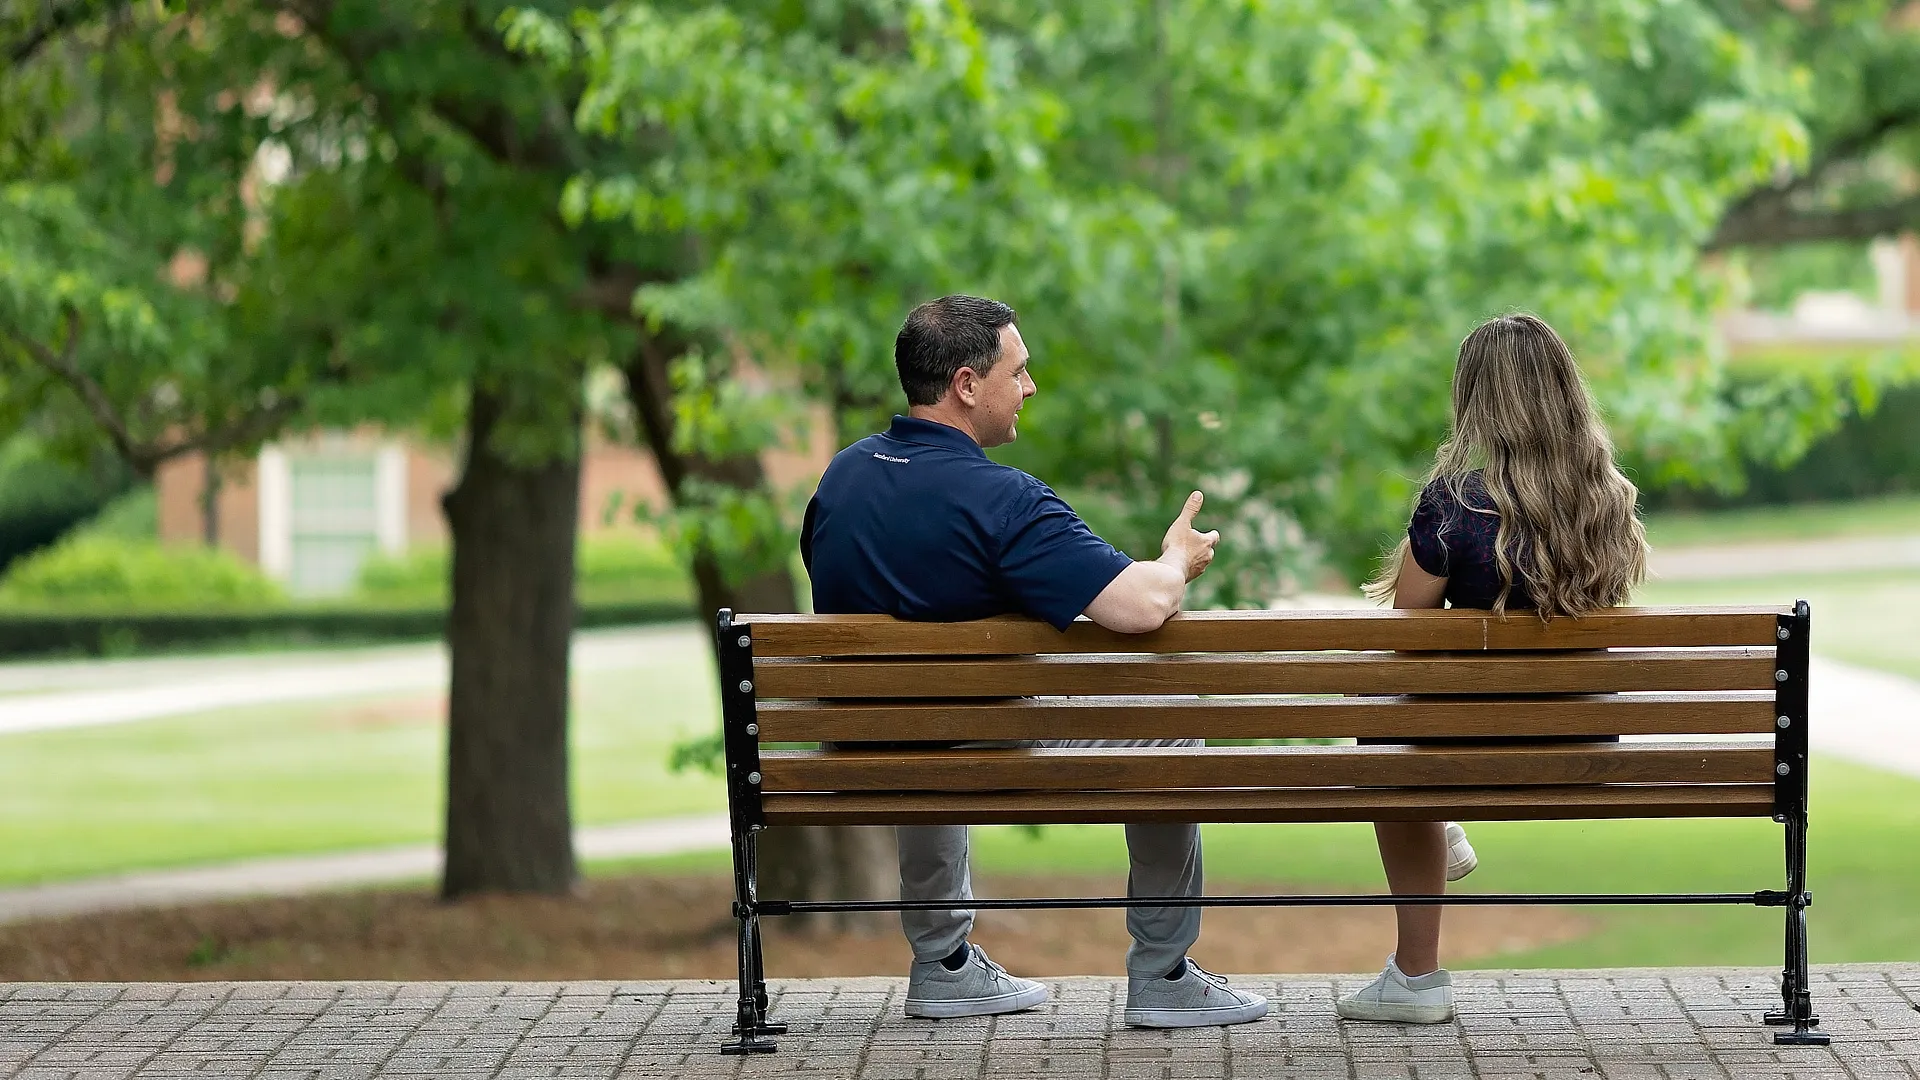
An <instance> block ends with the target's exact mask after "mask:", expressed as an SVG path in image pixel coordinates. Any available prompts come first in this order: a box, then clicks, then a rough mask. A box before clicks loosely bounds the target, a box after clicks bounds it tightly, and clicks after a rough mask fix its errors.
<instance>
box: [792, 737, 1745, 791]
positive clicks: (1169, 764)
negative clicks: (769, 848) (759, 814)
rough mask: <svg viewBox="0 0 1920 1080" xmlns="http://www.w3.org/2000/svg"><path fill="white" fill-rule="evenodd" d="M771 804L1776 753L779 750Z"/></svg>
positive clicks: (1586, 777) (1364, 778) (1341, 781)
mask: <svg viewBox="0 0 1920 1080" xmlns="http://www.w3.org/2000/svg"><path fill="white" fill-rule="evenodd" d="M760 771H761V775H762V777H763V780H762V781H761V784H762V788H761V790H762V791H764V792H765V793H766V794H769V795H772V794H776V793H782V792H795V793H798V792H809V791H901V792H922V791H940V792H954V791H1159V790H1165V789H1169V788H1179V789H1186V790H1198V789H1204V788H1302V787H1323V788H1324V787H1383V786H1387V787H1429V786H1435V785H1442V786H1453V787H1478V786H1486V785H1495V784H1520V785H1541V784H1756V783H1765V782H1767V780H1768V779H1769V778H1771V776H1772V775H1773V748H1772V747H1770V746H1753V747H1748V748H1744V749H1740V750H1732V749H1727V748H1724V747H1701V746H1690V745H1687V744H1683V743H1631V744H1625V745H1618V746H1616V745H1611V744H1599V745H1594V744H1586V745H1582V744H1577V743H1563V744H1558V745H1544V746H1471V747H1462V746H1421V747H1413V746H1395V745H1386V746H1303V747H1295V748H1292V749H1291V750H1290V751H1289V752H1288V753H1285V754H1274V753H1272V752H1270V751H1266V750H1265V749H1264V748H1260V747H1191V748H1189V747H1156V748H1152V749H1131V748H1130V749H1106V748H1092V749H1011V748H1009V749H984V750H930V751H925V752H922V753H918V754H915V755H914V756H913V757H912V758H911V759H909V760H904V761H903V760H902V759H901V757H900V755H899V754H897V753H893V752H889V751H854V750H838V751H822V750H803V751H775V752H771V753H766V754H762V755H761V759H760Z"/></svg>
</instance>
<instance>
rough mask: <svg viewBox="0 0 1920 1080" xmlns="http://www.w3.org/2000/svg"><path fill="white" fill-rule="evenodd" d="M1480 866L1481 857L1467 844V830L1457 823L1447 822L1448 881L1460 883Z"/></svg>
mask: <svg viewBox="0 0 1920 1080" xmlns="http://www.w3.org/2000/svg"><path fill="white" fill-rule="evenodd" d="M1479 865H1480V856H1478V855H1475V854H1474V853H1473V845H1472V844H1469V843H1467V830H1465V829H1463V828H1461V827H1460V823H1459V822H1457V821H1449V822H1447V880H1448V881H1459V880H1460V879H1461V878H1463V877H1466V876H1467V875H1468V874H1471V873H1473V868H1474V867H1476V866H1479Z"/></svg>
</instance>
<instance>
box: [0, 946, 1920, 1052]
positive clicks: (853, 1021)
mask: <svg viewBox="0 0 1920 1080" xmlns="http://www.w3.org/2000/svg"><path fill="white" fill-rule="evenodd" d="M1457 979H1458V981H1457V994H1458V1002H1459V1007H1460V1012H1461V1016H1460V1019H1459V1020H1458V1021H1457V1022H1455V1023H1453V1024H1449V1025H1444V1026H1438V1027H1433V1028H1415V1027H1400V1026H1397V1025H1387V1024H1350V1023H1339V1022H1336V1021H1335V1020H1334V1019H1333V1014H1332V1001H1333V997H1334V995H1335V994H1336V993H1337V992H1342V991H1344V990H1346V989H1348V988H1351V987H1355V986H1358V985H1360V984H1361V983H1362V982H1363V981H1364V979H1363V978H1362V977H1359V976H1315V975H1303V976H1285V977H1273V976H1268V977H1264V978H1262V977H1254V978H1246V979H1242V980H1240V981H1241V982H1244V983H1245V984H1246V985H1248V986H1252V987H1255V988H1257V989H1259V990H1261V991H1262V992H1265V993H1267V994H1269V995H1270V997H1271V998H1272V1000H1273V1001H1274V1003H1275V1008H1274V1011H1273V1013H1272V1014H1270V1015H1269V1016H1268V1018H1267V1019H1266V1020H1264V1021H1261V1022H1259V1023H1256V1024H1248V1025H1244V1026H1242V1027H1237V1028H1230V1029H1220V1028H1203V1029H1197V1030H1190V1031H1176V1032H1165V1031H1133V1030H1129V1029H1127V1028H1124V1027H1121V1026H1120V1025H1119V1018H1120V1010H1121V998H1122V997H1123V996H1124V993H1125V990H1124V986H1123V984H1122V983H1120V982H1119V981H1117V980H1113V979H1103V978H1081V979H1060V980H1055V981H1053V983H1052V985H1053V988H1054V998H1053V1001H1052V1002H1051V1003H1049V1004H1048V1005H1047V1006H1046V1007H1044V1008H1042V1009H1038V1010H1035V1011H1033V1012H1030V1013H1024V1014H1020V1015H1016V1016H1005V1017H999V1018H995V1019H982V1020H947V1021H927V1020H908V1019H906V1018H905V1017H903V1016H902V1015H901V1014H900V1003H899V997H900V995H901V993H902V992H903V990H904V984H903V981H902V980H898V979H843V980H816V981H794V982H787V983H779V984H776V986H775V991H776V994H777V998H776V1001H775V1009H774V1011H775V1014H776V1015H777V1016H780V1017H782V1018H784V1019H786V1020H788V1021H789V1022H790V1023H792V1025H793V1030H792V1032H791V1033H790V1034H789V1035H788V1036H787V1037H786V1038H784V1039H783V1040H782V1041H781V1048H780V1052H779V1053H777V1054H774V1055H771V1056H767V1057H755V1058H751V1059H745V1060H743V1059H740V1058H723V1057H721V1056H720V1055H718V1054H717V1053H715V1048H716V1047H717V1045H718V1044H719V1042H720V1041H721V1039H722V1038H723V1037H724V1036H725V1034H726V1030H727V1027H728V1024H729V1023H730V1021H731V1019H732V1015H733V1012H732V1008H731V1002H730V995H731V988H730V987H728V986H726V985H724V984H719V983H711V982H653V983H453V984H448V983H200V984H186V985H178V984H174V985H168V984H135V985H109V984H84V983H83V984H52V985H44V984H0V1077H4V1078H7V1080H54V1078H60V1080H120V1078H126V1077H146V1078H154V1080H159V1078H185V1077H198V1078H206V1077H272V1078H277V1080H292V1078H296V1077H297V1078H307V1080H362V1078H367V1077H390V1076H391V1077H399V1076H406V1077H436V1078H450V1080H457V1078H467V1077H473V1078H480V1077H487V1078H497V1080H524V1078H530V1077H567V1078H575V1077H577V1078H604V1077H632V1078H635V1080H638V1078H641V1077H646V1078H649V1080H679V1078H688V1080H691V1078H708V1077H728V1078H733V1077H742V1078H745V1077H818V1078H830V1077H861V1078H873V1080H878V1078H888V1080H919V1078H925V1080H952V1078H963V1077H995V1078H998V1077H1016V1078H1018V1077H1040V1076H1051V1077H1068V1078H1074V1080H1093V1078H1096V1077H1098V1078H1111V1080H1149V1078H1161V1077H1165V1078H1169V1080H1174V1078H1179V1080H1185V1078H1188V1077H1195V1078H1206V1077H1221V1078H1228V1077H1262V1078H1274V1080H1280V1078H1286V1077H1311V1078H1314V1080H1522V1078H1526V1077H1533V1078H1537V1080H1746V1078H1761V1077H1769V1078H1771V1077H1789V1078H1794V1080H1828V1078H1831V1080H1920V965H1892V966H1888V965H1876V966H1841V967H1823V968H1819V969H1817V970H1816V972H1815V975H1814V989H1815V998H1814V1000H1815V1003H1816V1006H1817V1008H1818V1009H1819V1011H1820V1013H1821V1014H1822V1020H1823V1023H1822V1025H1821V1028H1822V1030H1824V1031H1827V1032H1830V1033H1831V1034H1832V1035H1833V1037H1834V1045H1833V1046H1832V1047H1831V1048H1830V1049H1819V1048H1792V1047H1775V1046H1774V1045H1773V1042H1772V1040H1771V1038H1770V1037H1769V1035H1768V1034H1767V1032H1766V1030H1765V1029H1762V1028H1761V1027H1760V1026H1759V1025H1758V1023H1757V1021H1758V1018H1759V1013H1760V1012H1761V1011H1762V1010H1763V1009H1765V1008H1766V1007H1768V1006H1769V1005H1771V1004H1773V1003H1774V1002H1776V1001H1777V1000H1778V998H1777V996H1776V995H1775V991H1774V984H1773V981H1772V976H1771V975H1770V974H1769V973H1765V972H1756V971H1746V970H1729V969H1716V970H1692V969H1659V970H1648V971H1588V972H1577V971H1566V972H1541V971H1530V972H1513V973H1504V972H1466V973H1462V974H1461V975H1459V976H1458V977H1457Z"/></svg>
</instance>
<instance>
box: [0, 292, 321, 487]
mask: <svg viewBox="0 0 1920 1080" xmlns="http://www.w3.org/2000/svg"><path fill="white" fill-rule="evenodd" d="M64 318H65V322H66V331H67V334H66V338H67V340H66V343H65V344H64V345H63V346H62V347H61V349H60V351H59V352H54V351H53V350H52V349H51V348H48V347H47V345H46V343H44V342H41V341H37V340H35V339H34V338H32V337H30V336H28V335H27V334H25V333H22V332H21V331H20V329H19V328H17V327H15V326H13V325H12V324H10V323H0V331H5V333H6V336H7V337H9V338H11V339H13V341H14V342H15V343H16V344H18V345H19V346H20V347H21V348H22V349H24V350H25V351H26V353H27V355H28V356H30V357H32V358H33V360H34V362H35V363H37V364H39V365H40V366H41V367H42V368H44V369H45V370H46V371H47V372H48V373H49V374H51V375H52V376H53V377H54V378H56V379H58V380H59V381H60V382H62V383H64V384H65V385H66V387H67V388H68V389H70V390H72V391H73V392H74V394H76V395H77V396H78V397H79V398H80V400H81V401H82V402H83V403H84V404H85V405H86V407H87V412H88V414H90V415H91V416H92V417H93V422H94V423H96V424H98V425H99V426H100V429H101V430H102V431H103V432H105V433H106V436H107V439H108V440H109V441H110V442H112V443H113V448H114V450H115V451H116V452H117V453H119V455H120V457H121V458H122V459H123V460H124V461H126V463H127V465H128V467H129V468H131V469H132V470H133V471H134V473H135V474H136V475H138V476H139V477H140V478H141V479H144V480H151V479H152V478H153V473H154V470H155V469H158V468H159V467H160V466H161V465H163V464H165V463H167V462H168V461H171V460H173V459H174V458H177V457H180V456H181V455H183V454H191V453H195V452H199V451H204V452H206V453H209V454H216V453H219V452H221V451H223V450H230V449H233V448H234V447H237V446H245V445H247V444H248V443H251V442H254V441H256V440H258V439H261V438H264V437H266V436H267V435H269V434H271V433H272V432H273V431H274V430H275V429H277V428H279V427H280V425H281V424H283V423H285V422H286V421H287V419H288V418H289V417H291V416H292V415H293V414H294V413H295V412H297V411H299V408H300V404H301V402H300V399H299V398H298V397H287V398H282V399H280V400H277V401H275V402H273V403H272V404H270V405H263V406H257V407H254V408H250V409H248V410H246V411H245V412H243V413H241V414H240V415H239V416H238V417H235V418H233V419H231V420H230V421H228V422H226V423H225V424H223V425H221V426H219V427H213V426H209V427H207V428H206V429H204V430H202V431H200V432H199V433H198V434H194V435H185V436H181V437H179V438H173V439H162V440H160V441H158V442H155V443H143V442H141V441H140V440H138V439H136V438H135V437H134V435H133V433H132V431H131V430H130V429H129V428H128V426H127V423H126V420H125V418H124V417H122V416H121V414H120V411H119V410H118V409H117V408H115V407H114V404H113V398H112V397H111V396H110V395H108V393H107V391H106V388H105V387H103V386H101V385H100V384H99V383H98V382H97V381H95V380H94V379H93V377H92V376H90V375H88V374H87V373H86V372H84V371H82V370H80V366H79V365H78V364H76V363H75V362H74V355H75V353H76V352H77V351H78V349H79V345H80V333H81V330H82V329H83V327H84V323H83V322H82V320H81V317H80V313H79V312H77V311H74V310H73V309H72V308H68V309H67V310H66V312H65V314H64Z"/></svg>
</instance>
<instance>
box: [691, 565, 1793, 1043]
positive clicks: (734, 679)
mask: <svg viewBox="0 0 1920 1080" xmlns="http://www.w3.org/2000/svg"><path fill="white" fill-rule="evenodd" d="M1810 630H1811V611H1810V609H1809V607H1808V604H1807V602H1806V601H1805V600H1801V601H1798V602H1797V603H1796V604H1795V605H1794V609H1793V611H1792V613H1790V614H1782V615H1781V616H1780V617H1779V621H1778V627H1777V630H1776V636H1777V639H1778V643H1777V645H1776V647H1775V664H1774V669H1775V670H1774V682H1775V687H1774V711H1775V717H1776V718H1775V727H1776V730H1775V732H1774V772H1775V780H1774V784H1773V788H1774V800H1773V801H1774V811H1773V820H1774V821H1776V822H1779V823H1781V824H1783V825H1784V826H1785V840H1786V888H1785V889H1762V890H1757V891H1755V892H1739V893H1469V894H1451V895H1422V896H1395V895H1391V894H1376V893H1335V894H1313V895H1253V896H1201V897H1125V896H1103V897H1071V898H1066V897H1051V898H1049V897H1030V898H1018V899H973V900H967V901H965V902H964V906H966V907H968V908H971V909H975V910H997V909H1029V910H1031V909H1043V908H1127V907H1358V906H1391V905H1396V904H1452V905H1484V904H1608V905H1652V904H1661V905H1705V904H1730V905H1741V906H1754V907H1776V908H1781V909H1783V910H1784V912H1785V916H1786V942H1785V945H1786V948H1785V953H1786V955H1785V960H1784V962H1783V964H1782V967H1781V972H1780V998H1781V1008H1780V1010H1779V1011H1777V1012H1768V1013H1767V1014H1765V1017H1764V1019H1765V1022H1766V1023H1767V1024H1769V1025H1775V1026H1790V1027H1791V1028H1792V1029H1793V1030H1791V1031H1782V1032H1778V1033H1776V1034H1775V1035H1774V1042H1776V1043H1779V1044H1782V1045H1789V1046H1825V1045H1827V1044H1828V1043H1829V1042H1830V1041H1831V1040H1830V1037H1829V1036H1828V1035H1826V1034H1825V1033H1823V1032H1818V1031H1814V1030H1812V1029H1813V1028H1814V1027H1815V1026H1817V1025H1818V1024H1819V1023H1820V1018H1819V1017H1818V1016H1817V1015H1815V1014H1814V1011H1813V995H1812V988H1811V984H1810V975H1809V972H1808V959H1807V916H1806V911H1807V908H1808V907H1809V906H1811V905H1812V903H1813V894H1812V893H1811V892H1809V891H1808V889H1807V722H1808V716H1807V712H1808V694H1807V689H1808V687H1807V683H1808V661H1809V652H1808V641H1809V635H1810ZM715 635H716V636H715V641H716V644H717V645H718V651H719V657H720V664H719V668H720V699H721V712H722V726H723V736H724V745H725V752H726V784H727V807H728V820H729V825H730V829H731V833H732V848H733V882H734V901H733V915H734V918H735V919H736V920H738V922H739V924H740V925H739V955H740V970H739V998H738V1013H737V1018H736V1020H735V1021H734V1025H733V1034H734V1036H735V1039H734V1040H733V1041H731V1042H727V1043H724V1044H723V1045H722V1046H721V1048H720V1052H721V1053H723V1054H759V1053H772V1052H773V1051H774V1050H776V1049H777V1048H778V1041H777V1039H776V1038H775V1037H776V1036H779V1035H784V1034H786V1032H787V1025H786V1024H785V1023H783V1022H780V1021H777V1020H773V1019H771V1018H770V1017H769V1015H768V997H767V982H766V967H765V964H764V962H763V959H762V949H761V937H760V919H761V917H762V916H765V917H769V918H771V917H778V916H782V915H797V914H802V913H810V912H887V911H919V910H941V909H946V908H952V907H954V906H956V905H959V904H961V903H962V902H961V901H957V900H921V901H907V900H805V901H802V900H779V899H772V900H768V899H762V898H761V897H760V895H759V868H758V834H759V832H760V830H762V829H763V828H765V814H764V812H763V809H762V804H761V791H760V726H759V723H758V722H757V719H756V711H755V697H754V685H753V635H752V627H751V626H750V625H747V624H742V625H735V623H734V616H733V612H732V611H730V610H727V609H722V610H721V611H720V612H719V613H718V616H717V618H716V621H715Z"/></svg>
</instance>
